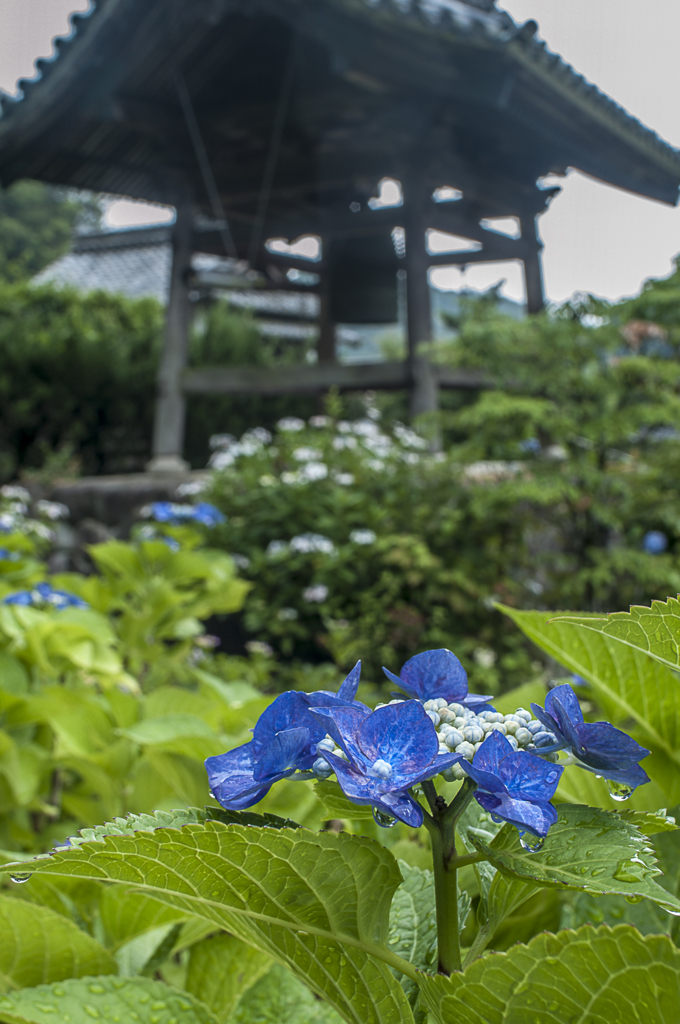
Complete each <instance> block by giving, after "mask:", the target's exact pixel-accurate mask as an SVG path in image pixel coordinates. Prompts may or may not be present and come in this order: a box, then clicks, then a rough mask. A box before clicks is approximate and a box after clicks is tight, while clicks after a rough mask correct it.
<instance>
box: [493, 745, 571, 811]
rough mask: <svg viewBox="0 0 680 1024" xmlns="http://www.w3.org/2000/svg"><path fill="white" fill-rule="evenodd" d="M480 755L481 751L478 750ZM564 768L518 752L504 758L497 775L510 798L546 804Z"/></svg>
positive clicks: (526, 753)
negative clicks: (518, 797) (519, 797)
mask: <svg viewBox="0 0 680 1024" xmlns="http://www.w3.org/2000/svg"><path fill="white" fill-rule="evenodd" d="M480 753H481V750H480ZM563 771H564V768H563V767H562V766H561V765H556V764H553V763H552V762H551V761H543V760H542V759H541V758H540V757H536V756H534V755H533V754H530V753H529V752H528V751H526V750H518V751H517V752H516V753H515V752H513V753H511V754H509V755H508V757H506V758H504V760H503V763H502V764H501V765H500V768H499V774H500V777H501V779H502V780H503V782H504V783H505V788H506V789H507V791H508V793H509V794H510V796H513V797H514V796H518V795H521V797H522V798H524V799H525V800H536V801H538V802H540V803H547V802H548V801H549V800H551V799H552V797H553V796H554V795H555V790H556V789H557V786H558V783H559V781H560V776H561V774H562V772H563Z"/></svg>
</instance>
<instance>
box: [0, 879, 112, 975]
mask: <svg viewBox="0 0 680 1024" xmlns="http://www.w3.org/2000/svg"><path fill="white" fill-rule="evenodd" d="M0 934H2V942H0V986H1V987H2V990H3V991H5V992H6V991H8V990H11V989H13V988H24V987H29V986H33V985H42V984H48V983H50V982H53V981H61V980H62V979H63V978H82V977H83V976H84V975H89V974H115V973H116V963H115V960H114V959H113V957H112V956H111V954H110V953H108V952H107V951H106V950H105V949H104V948H103V947H102V946H101V945H100V944H99V943H98V942H96V941H95V940H94V939H93V938H90V936H89V935H87V934H86V933H85V932H83V931H82V930H81V929H80V928H78V927H77V926H76V925H75V924H73V923H72V922H71V921H68V920H67V919H66V918H65V917H62V916H61V915H60V914H57V913H55V912H54V911H52V910H49V909H48V908H47V907H38V906H36V905H35V904H32V903H27V902H25V901H24V900H15V899H11V898H10V897H9V896H0Z"/></svg>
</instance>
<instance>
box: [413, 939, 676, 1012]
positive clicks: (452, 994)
mask: <svg viewBox="0 0 680 1024" xmlns="http://www.w3.org/2000/svg"><path fill="white" fill-rule="evenodd" d="M422 989H423V998H424V999H425V1001H426V1003H427V1006H428V1009H429V1010H430V1012H431V1013H432V1016H433V1017H434V1020H435V1021H436V1022H437V1024H451V1022H452V1021H459V1022H460V1024H511V1022H512V1024H535V1022H536V1021H539V1020H540V1021H546V1022H548V1021H549V1022H550V1024H574V1022H578V1024H581V1022H582V1024H586V1022H591V1021H593V1022H594V1021H598V1022H599V1021H614V1020H615V1021H617V1024H618V1022H620V1024H638V1022H640V1024H641V1022H642V1021H644V1022H645V1024H668V1022H669V1021H671V1020H673V1019H674V1015H675V1014H676V1013H677V1006H678V1001H679V1000H680V951H679V950H678V949H677V948H676V947H675V946H674V945H673V944H672V943H671V942H670V941H669V940H668V938H667V937H665V936H661V935H654V936H648V937H646V938H643V937H642V936H641V935H640V934H639V932H637V931H636V930H635V929H634V928H631V927H629V926H626V925H620V926H618V927H617V928H613V929H610V928H606V927H603V928H597V929H596V928H592V927H585V928H580V929H579V930H578V931H562V932H559V933H558V934H557V935H538V936H537V937H536V938H535V939H532V941H531V942H530V943H529V944H528V945H527V946H523V945H517V946H514V947H513V948H512V949H511V950H509V951H508V952H507V953H500V954H499V953H496V954H493V955H492V956H489V957H484V958H483V959H482V960H477V961H476V962H475V963H474V964H471V965H470V967H468V968H467V970H466V971H465V972H464V973H463V974H458V975H455V976H454V977H451V978H444V977H442V976H441V975H440V976H439V977H436V978H435V977H424V978H423V981H422Z"/></svg>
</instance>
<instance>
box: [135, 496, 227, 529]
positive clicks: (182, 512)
mask: <svg viewBox="0 0 680 1024" xmlns="http://www.w3.org/2000/svg"><path fill="white" fill-rule="evenodd" d="M147 512H148V515H149V516H150V518H151V519H155V520H156V522H157V523H168V524H169V525H171V526H180V525H182V524H183V523H189V522H194V523H200V524H201V525H202V526H217V525H218V523H223V522H224V521H225V517H224V516H223V515H222V513H221V512H220V510H219V509H218V508H215V506H214V505H210V504H209V503H208V502H207V501H199V503H198V505H178V504H177V503H176V502H174V501H154V502H152V504H151V505H149V506H148V509H147Z"/></svg>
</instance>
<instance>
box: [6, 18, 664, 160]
mask: <svg viewBox="0 0 680 1024" xmlns="http://www.w3.org/2000/svg"><path fill="white" fill-rule="evenodd" d="M334 2H335V3H339V4H340V5H347V6H350V7H354V9H358V10H360V9H361V8H362V7H363V8H364V9H365V14H366V15H370V14H371V13H374V14H377V15H382V16H384V15H386V14H387V15H394V16H395V17H399V18H405V19H411V20H412V21H413V22H414V23H420V24H421V25H422V24H423V23H427V24H429V25H430V26H431V27H432V28H434V29H436V30H440V31H454V32H455V33H456V34H459V35H464V36H468V37H470V41H471V42H472V41H473V40H474V37H483V38H484V40H485V41H486V42H487V43H491V44H495V45H498V46H502V47H504V48H507V49H508V50H509V51H510V52H511V54H512V56H513V57H514V58H515V60H516V61H517V62H518V63H519V64H521V65H523V66H524V68H525V69H526V70H528V71H529V72H530V73H532V74H533V75H534V76H535V77H536V78H538V79H539V80H541V81H542V82H543V83H545V84H546V85H547V86H549V87H551V88H553V89H555V90H557V91H559V92H561V93H562V94H563V95H564V96H565V97H566V98H568V99H569V100H570V101H571V102H572V103H573V104H574V106H576V107H578V108H581V109H582V110H584V111H588V112H589V113H590V115H591V116H595V117H600V118H602V119H603V120H604V121H605V122H606V124H607V127H608V128H610V129H611V128H612V125H615V126H616V127H617V128H618V131H619V133H620V134H621V135H623V136H625V137H626V138H627V139H628V140H629V141H631V142H635V143H637V145H638V146H639V147H641V148H644V149H645V150H647V151H648V153H649V154H650V155H653V156H655V157H656V158H657V159H658V160H660V161H661V162H663V163H664V164H666V166H667V167H669V168H670V167H672V168H673V169H675V170H677V171H678V172H680V150H678V149H676V148H675V147H673V146H670V145H669V144H668V143H667V142H665V141H664V140H663V139H662V138H661V137H660V136H659V135H658V134H657V133H656V132H655V131H653V130H652V129H650V128H648V127H647V126H646V125H643V124H642V122H641V121H639V120H638V119H637V118H636V117H633V116H632V115H631V114H629V113H628V111H626V110H625V109H624V108H623V107H622V106H620V105H619V104H618V103H616V102H615V101H614V100H612V99H611V98H610V97H609V96H607V95H606V94H605V93H603V92H602V91H601V90H600V89H598V88H597V86H596V85H593V84H592V83H591V82H589V81H588V80H587V79H586V78H585V77H584V76H583V75H581V74H579V73H578V72H577V71H576V70H575V69H574V68H573V67H572V66H571V65H570V64H568V63H567V62H566V61H565V60H563V59H562V57H560V56H559V54H556V53H553V52H552V51H551V50H549V49H548V47H547V45H546V44H545V42H544V41H543V40H542V39H540V38H539V37H538V36H537V34H536V32H537V28H538V26H537V24H536V22H534V21H527V22H526V23H525V24H523V25H518V24H517V23H516V22H515V21H514V20H513V19H512V18H511V17H510V15H509V14H507V13H506V12H505V11H501V10H498V9H497V8H496V7H495V5H494V0H334ZM117 6H120V0H91V7H90V9H89V10H88V11H85V12H83V13H76V14H72V15H71V17H70V26H71V31H70V32H69V34H68V35H66V36H61V37H58V38H56V39H55V40H54V53H53V54H52V56H50V57H44V58H41V59H40V60H38V61H36V75H35V76H34V77H33V78H29V79H21V81H20V82H19V83H18V85H19V89H20V90H21V92H20V94H19V96H16V97H15V96H10V95H8V94H6V93H3V92H2V90H0V119H6V118H11V117H12V115H13V114H14V113H15V112H16V111H18V110H19V109H20V108H21V105H22V102H23V100H25V99H30V97H31V95H32V94H33V92H34V91H35V90H36V89H40V88H41V87H42V83H44V82H46V81H49V80H50V78H51V77H52V76H53V75H54V73H55V71H57V70H58V69H59V66H60V58H62V57H63V56H64V55H66V54H67V53H68V51H69V50H70V49H71V48H72V46H73V44H74V42H76V40H77V41H80V40H82V38H83V37H84V36H86V35H87V33H88V30H89V28H90V27H91V25H92V24H93V23H94V22H95V21H96V19H97V16H100V15H101V14H102V13H103V12H106V13H107V14H114V13H115V12H114V10H113V9H114V8H115V7H117ZM251 6H253V7H255V6H257V3H256V2H253V0H251Z"/></svg>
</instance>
